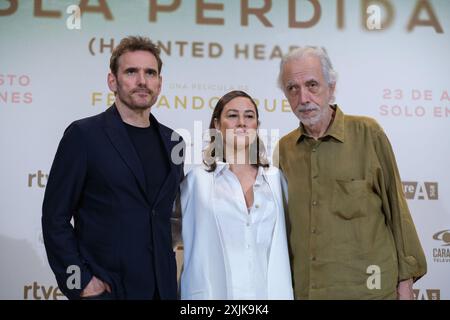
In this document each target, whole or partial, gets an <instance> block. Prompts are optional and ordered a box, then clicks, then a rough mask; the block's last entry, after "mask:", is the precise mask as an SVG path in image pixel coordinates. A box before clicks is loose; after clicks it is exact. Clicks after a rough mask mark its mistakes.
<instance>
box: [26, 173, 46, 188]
mask: <svg viewBox="0 0 450 320" xmlns="http://www.w3.org/2000/svg"><path fill="white" fill-rule="evenodd" d="M47 179H48V174H46V173H42V171H41V170H38V172H37V173H30V174H28V187H30V188H32V187H35V186H38V187H39V188H45V185H46V183H47Z"/></svg>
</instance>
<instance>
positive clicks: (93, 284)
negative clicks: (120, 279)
mask: <svg viewBox="0 0 450 320" xmlns="http://www.w3.org/2000/svg"><path fill="white" fill-rule="evenodd" d="M105 290H106V291H107V292H108V293H111V287H110V286H109V284H107V283H106V282H103V281H102V280H100V279H98V278H96V277H95V276H93V277H92V279H91V281H89V283H88V285H87V286H86V287H85V288H84V289H83V291H81V294H80V297H82V298H87V297H93V296H98V295H100V294H102V293H103V292H104V291H105Z"/></svg>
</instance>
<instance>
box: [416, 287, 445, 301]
mask: <svg viewBox="0 0 450 320" xmlns="http://www.w3.org/2000/svg"><path fill="white" fill-rule="evenodd" d="M413 292H414V300H441V290H439V289H413Z"/></svg>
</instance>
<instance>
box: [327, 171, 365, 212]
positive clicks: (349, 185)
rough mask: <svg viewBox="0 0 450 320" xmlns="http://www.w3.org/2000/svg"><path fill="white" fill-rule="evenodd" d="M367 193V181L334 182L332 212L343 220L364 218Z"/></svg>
mask: <svg viewBox="0 0 450 320" xmlns="http://www.w3.org/2000/svg"><path fill="white" fill-rule="evenodd" d="M369 192H370V186H369V183H368V182H367V180H336V181H335V184H334V189H333V201H332V208H331V210H332V212H333V213H334V214H336V215H337V216H338V217H340V218H342V219H345V220H350V219H354V218H358V217H363V216H365V215H366V211H367V199H368V194H369Z"/></svg>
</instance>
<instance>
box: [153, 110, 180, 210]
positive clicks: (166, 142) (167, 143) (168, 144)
mask: <svg viewBox="0 0 450 320" xmlns="http://www.w3.org/2000/svg"><path fill="white" fill-rule="evenodd" d="M150 123H151V124H152V125H156V128H157V131H158V132H159V136H160V138H161V141H162V144H163V146H164V150H165V151H166V155H167V159H168V160H169V172H168V174H167V177H166V179H165V180H164V182H163V184H162V185H161V188H160V190H159V192H158V195H157V196H156V200H155V203H154V205H153V206H154V207H156V206H157V205H158V202H159V201H160V200H161V198H162V197H163V195H164V194H165V193H166V192H167V190H168V189H169V186H170V184H171V182H173V179H174V176H173V175H174V173H175V169H176V167H175V164H174V163H173V161H172V145H173V143H172V141H171V137H170V136H169V135H168V134H167V133H166V132H164V130H162V128H161V126H160V125H159V122H158V120H156V118H155V117H154V116H153V115H152V114H150Z"/></svg>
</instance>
